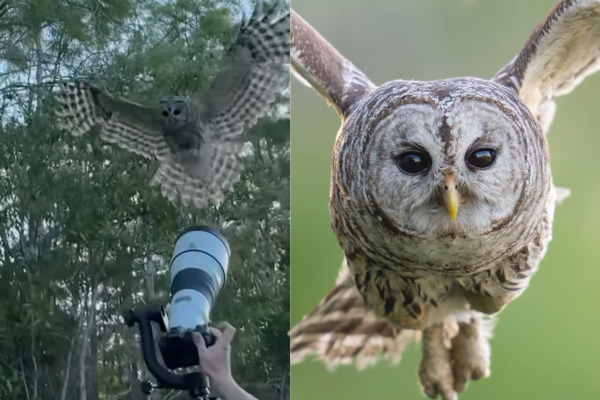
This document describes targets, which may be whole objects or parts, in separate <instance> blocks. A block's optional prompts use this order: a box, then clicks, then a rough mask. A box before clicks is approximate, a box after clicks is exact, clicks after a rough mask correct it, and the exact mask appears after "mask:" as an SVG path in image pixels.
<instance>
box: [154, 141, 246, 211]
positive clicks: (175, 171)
mask: <svg viewBox="0 0 600 400" xmlns="http://www.w3.org/2000/svg"><path fill="white" fill-rule="evenodd" d="M242 148H243V143H241V142H211V143H207V144H206V145H204V146H203V147H202V149H201V150H200V153H199V154H197V155H196V156H195V157H189V158H187V159H186V160H184V161H183V162H182V160H179V159H176V157H177V156H176V155H171V154H169V155H168V156H167V157H166V158H165V159H164V160H163V162H161V164H160V165H159V167H158V169H157V170H156V172H155V174H154V176H153V177H152V180H151V182H150V183H151V185H157V186H159V187H160V191H161V193H162V194H163V196H165V197H166V198H168V199H169V200H171V201H172V202H174V203H176V202H178V201H181V202H182V203H183V204H184V205H186V206H194V207H197V208H206V207H209V206H211V205H216V204H220V203H221V202H222V201H223V200H224V199H225V195H226V194H227V193H228V192H229V191H230V190H231V189H232V187H233V185H235V184H236V183H237V182H239V180H240V177H241V173H242V171H243V169H244V165H243V164H242V162H241V161H240V160H239V157H238V155H239V154H240V152H241V151H242ZM192 162H197V163H198V165H196V166H195V167H194V166H192V165H189V164H190V163H192ZM190 170H193V171H197V173H190V172H189V171H190Z"/></svg>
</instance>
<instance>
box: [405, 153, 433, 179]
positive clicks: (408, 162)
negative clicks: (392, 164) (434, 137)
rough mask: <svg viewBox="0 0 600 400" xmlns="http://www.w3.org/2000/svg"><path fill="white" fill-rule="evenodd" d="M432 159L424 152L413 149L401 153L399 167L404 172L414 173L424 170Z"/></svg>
mask: <svg viewBox="0 0 600 400" xmlns="http://www.w3.org/2000/svg"><path fill="white" fill-rule="evenodd" d="M430 165H431V161H430V160H429V157H428V156H427V155H425V154H423V153H417V152H415V151H411V152H408V153H404V154H401V155H400V158H399V161H398V167H399V168H400V169H401V170H402V172H404V173H406V174H409V175H414V174H418V173H419V172H423V171H425V170H426V169H428V168H429V166H430Z"/></svg>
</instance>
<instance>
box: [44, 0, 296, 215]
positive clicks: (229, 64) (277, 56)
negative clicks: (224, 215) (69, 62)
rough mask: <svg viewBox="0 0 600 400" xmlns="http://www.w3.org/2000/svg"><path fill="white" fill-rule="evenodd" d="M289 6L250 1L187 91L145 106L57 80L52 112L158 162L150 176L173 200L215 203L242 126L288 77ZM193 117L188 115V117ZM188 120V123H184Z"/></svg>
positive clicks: (237, 154) (79, 131)
mask: <svg viewBox="0 0 600 400" xmlns="http://www.w3.org/2000/svg"><path fill="white" fill-rule="evenodd" d="M289 19H290V13H289V8H287V10H286V2H285V0H276V2H275V3H274V4H271V5H270V6H269V9H268V10H265V7H264V6H263V0H258V1H257V3H256V6H255V10H254V12H253V14H252V16H251V18H250V19H249V21H247V22H245V23H244V24H243V25H242V26H241V27H240V31H239V34H238V36H237V38H236V40H235V42H234V43H233V44H232V45H231V48H230V49H229V52H228V53H227V54H226V56H225V60H226V63H225V66H224V68H223V70H222V71H220V72H219V73H217V75H216V76H215V78H214V79H213V81H212V82H211V83H210V85H209V87H208V88H207V89H206V90H205V91H203V92H201V93H197V94H195V95H194V96H192V97H191V98H182V97H177V96H168V97H165V98H164V99H163V100H162V101H161V102H160V105H159V106H158V107H157V106H154V107H152V106H145V105H140V104H136V103H133V102H130V101H128V100H126V99H122V98H118V97H116V96H113V95H111V94H109V93H108V92H107V91H106V90H105V89H102V88H99V87H96V86H94V85H92V84H89V83H87V82H83V81H79V80H75V81H65V82H62V83H60V84H59V92H58V96H57V100H58V102H59V104H60V108H59V109H58V110H57V111H56V115H57V116H58V117H59V124H60V126H61V127H62V128H64V129H66V130H69V131H71V132H72V133H73V134H74V135H76V136H80V135H83V134H85V133H86V132H88V131H90V130H92V128H99V131H100V137H101V138H102V139H103V140H105V141H107V142H109V143H113V144H116V145H118V146H120V147H121V148H123V149H125V150H127V151H131V152H133V153H136V154H139V155H141V156H143V157H146V158H148V159H151V160H158V162H159V165H158V167H157V168H156V171H155V173H154V175H153V177H152V179H151V181H150V183H151V184H152V185H157V186H160V191H161V193H162V194H163V195H164V196H165V197H167V198H168V199H169V200H171V201H173V202H177V201H181V202H182V203H183V204H184V205H193V206H195V207H198V208H205V207H208V206H211V205H218V204H220V203H221V202H222V201H224V199H225V196H226V195H227V194H228V193H229V192H230V191H231V190H232V188H233V186H234V185H235V184H236V183H237V182H239V181H240V179H241V174H242V171H243V169H244V165H243V160H242V159H241V157H242V155H243V149H244V142H245V141H247V140H244V137H243V135H244V133H245V132H246V131H247V130H248V129H250V128H251V127H252V126H253V125H255V124H256V123H257V121H258V120H259V119H260V118H262V117H263V116H264V115H265V114H266V113H267V111H268V110H269V109H270V107H272V104H273V102H274V101H275V100H276V98H277V95H278V94H279V93H281V92H282V90H283V88H284V84H285V83H286V82H287V83H288V84H289V73H286V71H285V65H284V64H286V63H289V58H290V57H289V37H290V25H289ZM191 119H193V121H190V120H191ZM190 122H191V123H190Z"/></svg>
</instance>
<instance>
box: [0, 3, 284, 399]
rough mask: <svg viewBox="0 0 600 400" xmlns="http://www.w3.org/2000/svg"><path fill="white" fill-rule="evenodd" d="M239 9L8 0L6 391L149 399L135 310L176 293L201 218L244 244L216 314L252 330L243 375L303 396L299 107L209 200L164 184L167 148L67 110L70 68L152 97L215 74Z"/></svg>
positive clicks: (275, 390)
mask: <svg viewBox="0 0 600 400" xmlns="http://www.w3.org/2000/svg"><path fill="white" fill-rule="evenodd" d="M3 4H6V6H4V7H3V6H2V5H3ZM237 14H239V10H238V9H237V7H236V6H233V5H232V6H231V8H224V7H220V8H219V7H218V3H216V2H212V1H202V0H174V1H167V2H165V1H153V0H144V1H133V0H104V1H100V2H99V1H96V0H76V1H73V0H58V1H55V0H52V1H50V0H30V1H22V2H21V1H18V2H17V1H13V2H10V1H8V2H4V3H3V2H0V15H3V18H2V21H1V22H0V57H2V58H1V59H0V79H1V81H0V82H1V84H2V86H1V87H0V112H1V121H2V123H1V125H0V354H2V359H1V360H0V398H2V399H4V398H14V399H61V400H70V399H78V400H82V399H83V398H82V395H81V393H82V392H81V390H82V389H81V387H80V385H81V384H82V383H85V386H84V388H83V393H84V394H85V396H86V397H87V398H89V399H116V398H119V399H137V398H140V397H139V392H138V387H139V380H140V379H147V378H148V377H149V376H148V374H147V371H145V368H144V365H143V361H142V359H141V356H140V352H139V348H138V347H139V346H138V341H137V338H136V337H135V333H136V332H135V330H128V329H127V328H126V327H125V326H124V324H123V321H122V320H121V318H120V315H121V312H122V311H123V310H124V309H126V308H128V307H131V306H133V305H137V304H143V303H153V304H162V303H164V302H165V301H166V299H167V298H168V289H169V282H168V280H169V279H168V265H167V264H168V261H169V258H170V256H171V252H172V246H173V242H174V239H175V237H176V236H177V235H178V234H179V232H180V231H181V230H182V229H183V228H185V227H187V226H189V225H191V224H197V223H201V224H208V225H212V226H215V227H219V228H221V229H222V230H223V232H224V233H225V235H226V236H227V237H228V239H229V241H230V244H231V249H232V256H231V260H230V276H229V278H228V282H227V286H226V287H225V289H224V291H223V292H222V294H221V295H220V297H219V301H218V302H217V305H216V307H215V310H214V312H213V319H214V320H217V321H218V320H226V321H228V322H229V323H231V324H232V325H233V326H235V327H236V328H237V329H238V333H237V335H236V338H235V342H234V344H233V364H234V365H233V368H234V375H235V377H236V379H238V380H239V382H240V383H241V384H242V385H243V386H245V387H246V388H247V389H248V390H249V391H250V392H252V393H254V394H255V395H256V396H258V397H259V398H261V399H275V398H278V399H279V398H282V395H283V397H284V398H285V396H288V398H289V389H288V387H289V349H288V345H289V339H288V330H289V272H290V270H289V258H290V255H289V248H290V246H289V233H290V227H289V220H290V201H289V188H290V184H289V173H290V169H289V120H285V119H284V120H273V119H270V118H265V119H263V120H262V121H260V122H259V124H258V125H257V126H256V127H254V128H253V129H252V130H251V131H250V132H249V133H248V140H250V141H251V142H252V146H253V153H252V154H251V155H250V156H248V157H247V160H246V163H245V164H246V169H245V172H244V175H243V177H242V180H241V181H240V183H239V184H238V185H237V186H236V187H235V189H234V191H233V192H232V193H231V194H230V195H229V196H228V198H227V200H226V201H225V202H224V203H223V204H222V205H221V206H219V207H213V208H210V209H206V210H194V209H188V208H185V207H181V206H178V205H174V204H172V203H170V202H168V201H167V200H166V199H165V198H163V197H162V196H161V195H160V193H159V191H158V189H157V188H154V187H149V186H148V182H149V179H150V177H151V176H152V173H153V169H154V168H155V165H154V164H153V163H152V162H149V161H147V160H145V159H142V158H140V157H138V156H135V155H133V154H130V153H127V152H125V151H122V150H121V149H119V148H117V147H115V146H110V145H107V144H106V143H103V142H101V141H100V139H99V138H98V137H97V135H93V134H90V135H85V136H83V137H79V138H75V137H72V136H71V135H70V134H68V133H66V132H64V131H60V130H58V128H57V127H56V119H55V117H54V115H53V110H54V107H55V106H56V104H55V102H54V99H53V96H52V90H53V89H54V82H56V80H58V79H60V78H61V77H65V76H77V77H80V78H81V77H83V78H91V79H94V80H95V81H97V82H100V83H102V84H104V85H105V86H107V88H108V89H110V90H112V91H114V92H116V93H118V94H119V95H121V96H125V97H128V98H131V99H132V100H134V101H140V102H142V101H155V99H156V98H157V97H158V96H159V95H163V94H191V93H193V92H194V91H196V90H199V89H201V88H203V87H206V85H207V84H208V82H209V81H210V79H211V78H212V77H213V76H214V74H215V73H216V72H217V71H218V69H219V67H220V63H221V58H222V55H223V53H224V50H225V49H226V48H227V47H228V45H229V44H230V43H231V40H233V38H234V37H235V34H236V30H237V25H236V24H237V23H238V22H239V21H235V19H234V16H235V15H237ZM280 101H281V103H282V104H287V103H288V102H289V99H286V98H285V96H283V97H282V99H281V100H280ZM86 328H90V329H86ZM84 344H85V346H83V345H84ZM82 367H83V371H82V370H81V368H82ZM169 396H170V397H169ZM172 396H173V394H169V393H168V392H166V391H165V392H164V393H158V394H156V395H154V398H155V399H160V398H167V397H169V398H174V397H172ZM175 398H176V397H175Z"/></svg>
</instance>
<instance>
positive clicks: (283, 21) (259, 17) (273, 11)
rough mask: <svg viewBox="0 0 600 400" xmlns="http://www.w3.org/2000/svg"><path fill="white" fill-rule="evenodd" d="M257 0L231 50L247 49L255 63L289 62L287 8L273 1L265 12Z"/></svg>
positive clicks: (288, 18)
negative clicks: (250, 15)
mask: <svg viewBox="0 0 600 400" xmlns="http://www.w3.org/2000/svg"><path fill="white" fill-rule="evenodd" d="M265 8H266V7H264V5H263V0H258V1H257V2H256V6H255V8H254V13H253V14H252V17H251V18H250V20H249V21H248V23H247V24H246V25H244V26H243V27H242V28H241V30H240V34H239V36H238V39H237V42H236V46H234V48H246V49H248V50H250V52H251V54H252V60H254V62H255V63H260V64H262V63H265V62H266V63H273V64H289V63H290V7H289V5H288V4H287V3H286V1H285V0H276V1H275V3H274V4H273V5H272V6H269V8H268V9H267V10H265Z"/></svg>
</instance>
